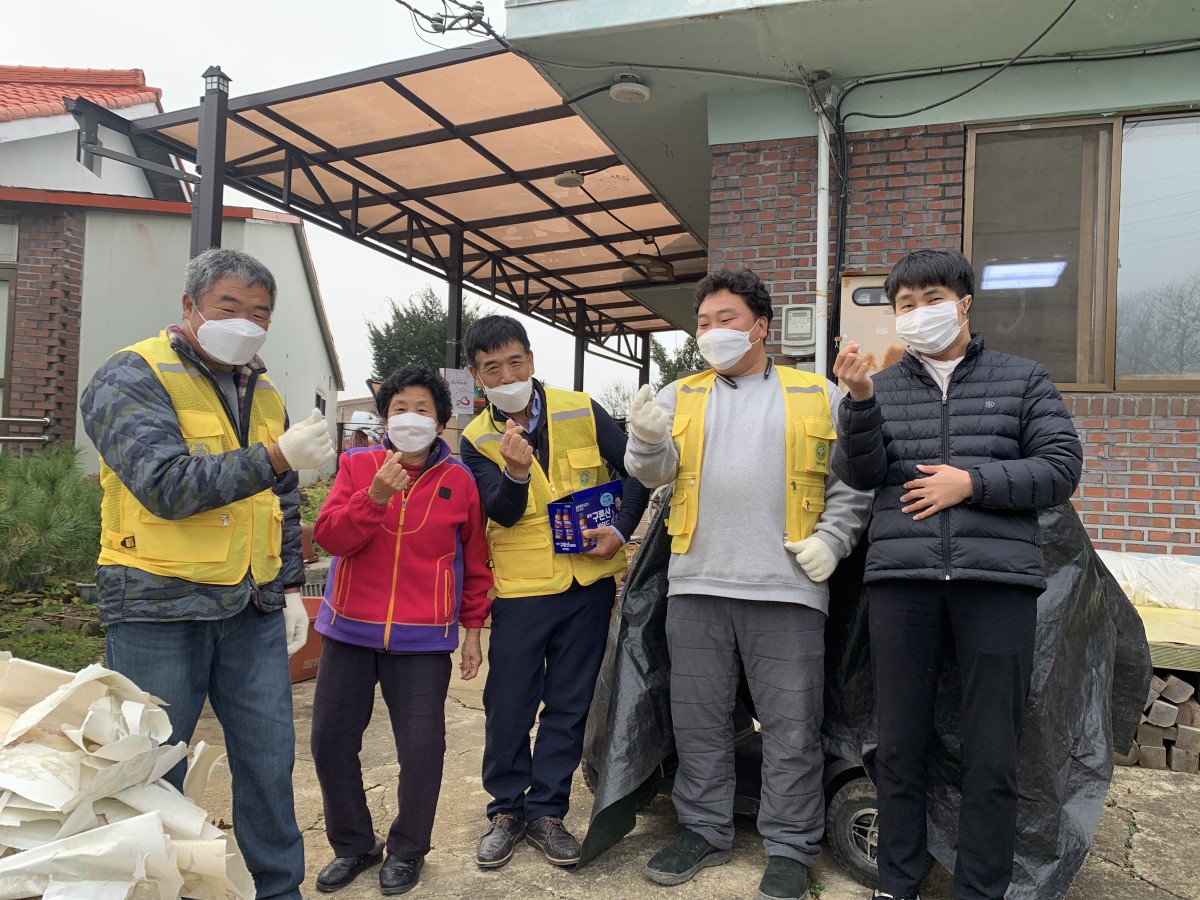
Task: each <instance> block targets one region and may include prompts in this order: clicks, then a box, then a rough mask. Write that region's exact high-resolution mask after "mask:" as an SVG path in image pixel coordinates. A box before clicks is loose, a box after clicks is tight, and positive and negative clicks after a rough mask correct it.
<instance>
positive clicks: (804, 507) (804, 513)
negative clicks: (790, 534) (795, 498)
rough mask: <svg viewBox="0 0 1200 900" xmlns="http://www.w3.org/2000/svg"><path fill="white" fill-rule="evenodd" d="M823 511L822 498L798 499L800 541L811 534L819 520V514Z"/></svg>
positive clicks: (823, 499)
mask: <svg viewBox="0 0 1200 900" xmlns="http://www.w3.org/2000/svg"><path fill="white" fill-rule="evenodd" d="M824 511H825V498H824V497H816V496H813V497H801V498H800V534H801V540H803V539H804V538H806V537H808V536H809V535H811V534H812V533H813V529H814V528H816V527H817V521H818V520H819V519H820V518H821V513H823V512H824Z"/></svg>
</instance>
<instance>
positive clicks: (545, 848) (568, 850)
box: [525, 816, 579, 866]
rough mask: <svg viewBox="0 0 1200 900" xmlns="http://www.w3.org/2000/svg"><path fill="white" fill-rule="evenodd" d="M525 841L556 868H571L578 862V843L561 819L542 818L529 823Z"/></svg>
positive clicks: (552, 817)
mask: <svg viewBox="0 0 1200 900" xmlns="http://www.w3.org/2000/svg"><path fill="white" fill-rule="evenodd" d="M525 840H527V841H529V843H531V844H533V846H535V847H537V848H538V849H539V850H541V851H542V852H543V853H545V854H546V859H548V860H550V862H552V863H554V865H556V866H573V865H575V863H577V862H579V841H577V840H575V838H574V836H573V835H572V834H571V832H569V831H567V829H566V828H565V827H564V826H563V823H562V819H558V818H555V817H554V816H542V817H541V818H540V819H534V820H533V821H532V822H530V823H529V828H528V829H527V830H526V832H525Z"/></svg>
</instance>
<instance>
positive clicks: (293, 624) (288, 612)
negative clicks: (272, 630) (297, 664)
mask: <svg viewBox="0 0 1200 900" xmlns="http://www.w3.org/2000/svg"><path fill="white" fill-rule="evenodd" d="M283 602H284V607H283V631H284V634H286V635H287V653H288V656H293V655H294V654H295V653H296V651H297V650H299V649H300V648H301V647H303V646H304V645H305V643H307V642H308V610H307V609H305V608H304V601H303V600H302V599H301V597H300V595H299V594H298V593H295V592H292V593H290V594H284V595H283Z"/></svg>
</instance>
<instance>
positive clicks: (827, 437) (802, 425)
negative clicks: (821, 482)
mask: <svg viewBox="0 0 1200 900" xmlns="http://www.w3.org/2000/svg"><path fill="white" fill-rule="evenodd" d="M792 428H793V441H794V452H795V454H796V459H795V462H794V466H795V470H794V471H796V472H797V473H799V474H803V473H805V472H808V473H812V474H816V475H827V474H828V473H829V458H830V457H831V456H832V455H833V442H834V441H835V440H837V432H836V431H834V429H833V423H832V422H831V421H830V420H829V419H827V418H824V417H822V416H805V417H804V418H803V420H802V421H801V422H799V423H796V424H795V425H793V426H792Z"/></svg>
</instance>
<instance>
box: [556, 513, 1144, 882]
mask: <svg viewBox="0 0 1200 900" xmlns="http://www.w3.org/2000/svg"><path fill="white" fill-rule="evenodd" d="M663 508H664V509H665V508H666V504H664V506H663ZM1040 520H1041V524H1042V529H1043V554H1044V557H1045V562H1046V574H1047V579H1048V582H1049V584H1048V587H1047V589H1046V591H1045V592H1044V593H1043V594H1042V596H1041V597H1040V598H1039V600H1038V631H1037V646H1036V652H1035V662H1034V672H1033V681H1032V686H1031V689H1030V697H1029V705H1028V707H1027V710H1028V711H1027V715H1026V722H1025V731H1024V736H1023V738H1022V742H1021V767H1020V773H1019V778H1020V784H1021V803H1020V806H1019V808H1018V837H1017V857H1016V862H1015V867H1014V879H1013V884H1012V886H1011V888H1010V889H1009V892H1008V895H1007V896H1008V897H1009V898H1011V900H1035V898H1036V900H1056V898H1061V897H1063V896H1065V894H1066V892H1067V889H1068V888H1069V887H1070V884H1071V881H1072V879H1073V878H1074V876H1075V873H1076V872H1077V871H1078V870H1079V867H1080V866H1081V865H1082V863H1083V860H1084V857H1085V856H1086V855H1087V851H1088V848H1089V847H1090V846H1091V841H1092V838H1093V836H1094V834H1095V830H1096V826H1097V823H1098V822H1099V819H1100V812H1101V809H1102V808H1103V804H1104V799H1105V796H1106V794H1107V791H1108V785H1109V782H1110V780H1111V778H1112V769H1113V762H1112V751H1113V747H1114V745H1115V746H1117V747H1120V748H1126V747H1128V746H1129V745H1130V743H1132V740H1133V736H1134V732H1135V730H1136V728H1137V724H1138V721H1139V718H1140V714H1141V711H1142V705H1143V703H1144V702H1145V699H1146V691H1147V689H1148V686H1149V680H1150V669H1151V667H1150V651H1149V648H1148V646H1147V644H1146V636H1145V632H1144V630H1143V628H1142V623H1141V620H1140V619H1139V617H1138V615H1137V613H1136V611H1135V610H1134V608H1133V606H1132V605H1131V604H1130V602H1129V600H1128V599H1127V598H1126V597H1125V595H1124V594H1123V593H1122V592H1121V589H1120V587H1119V586H1118V585H1117V583H1116V581H1115V580H1114V579H1113V577H1112V576H1111V575H1110V574H1109V573H1108V571H1107V570H1106V569H1105V568H1104V566H1103V565H1102V564H1101V563H1100V562H1099V560H1098V558H1097V556H1096V553H1095V551H1094V550H1093V549H1092V546H1091V543H1090V541H1089V540H1088V537H1087V533H1086V532H1085V531H1084V528H1083V525H1082V524H1081V523H1080V521H1079V517H1078V516H1077V515H1076V514H1075V511H1074V509H1073V508H1072V507H1071V506H1070V504H1064V505H1062V506H1059V507H1055V508H1053V509H1050V510H1046V511H1044V512H1043V513H1042V514H1041V516H1040ZM669 557H670V547H669V539H668V538H667V536H666V533H665V525H664V521H663V516H662V514H661V513H660V515H659V516H658V517H657V518H656V519H655V521H654V523H653V524H652V525H651V527H650V530H649V531H648V532H647V535H646V539H645V541H644V542H643V545H642V550H641V553H640V554H639V556H638V559H637V560H636V562H635V564H634V566H633V568H632V569H631V570H630V572H629V576H628V579H627V581H626V589H625V593H624V596H623V597H622V600H621V605H620V607H619V609H618V611H617V613H616V614H614V616H613V620H612V624H611V626H610V630H609V645H608V648H607V651H606V653H605V659H604V664H603V666H602V668H601V672H600V678H599V680H598V681H597V685H596V696H595V700H594V701H593V705H592V711H591V715H590V717H589V719H588V725H587V733H586V736H585V742H584V763H585V766H586V767H587V769H588V773H589V781H590V782H591V784H592V786H593V789H594V791H595V803H594V805H593V808H592V816H591V824H590V826H589V829H588V833H587V838H586V840H585V841H584V845H583V854H582V858H581V860H580V865H581V866H583V865H585V864H586V863H587V862H588V861H590V860H592V859H595V858H596V856H598V855H599V854H600V853H603V852H604V850H606V849H607V848H608V847H611V846H612V845H613V844H615V843H616V842H617V841H619V840H620V839H621V838H622V837H623V836H624V835H625V834H627V833H628V832H629V831H630V830H631V829H632V827H633V825H634V821H635V813H636V809H637V807H638V805H639V804H640V803H642V802H644V800H645V799H646V796H647V793H648V792H652V791H653V790H654V789H655V781H656V779H657V776H658V770H659V766H660V764H661V763H662V761H663V760H664V759H665V758H666V757H667V756H668V755H669V754H670V753H671V752H673V749H674V747H673V741H672V737H671V715H670V694H669V691H670V685H669V662H668V656H667V649H666V635H665V628H664V625H665V619H666V588H667V563H668V561H669ZM864 558H865V550H864V548H863V547H860V548H859V549H858V550H857V551H856V552H855V553H854V554H853V555H852V556H851V557H850V558H849V559H847V560H845V561H843V563H842V564H841V565H840V566H839V567H838V570H837V572H836V573H835V574H834V577H833V579H832V580H831V585H830V589H831V595H832V598H833V602H832V603H831V615H830V619H829V623H828V625H827V627H826V694H825V728H824V742H825V749H826V751H827V752H828V753H830V754H832V755H834V756H839V757H841V758H843V759H847V760H859V759H863V760H864V761H865V762H866V764H867V768H868V770H869V768H870V761H871V757H872V754H873V749H874V728H873V723H872V713H873V705H874V696H873V691H872V687H871V666H870V650H869V645H868V640H867V620H866V604H865V603H864V602H863V597H862V564H863V560H864ZM957 682H958V672H957V667H956V666H955V665H954V663H953V661H950V662H949V663H948V664H947V665H946V667H945V670H944V671H943V673H942V682H941V690H940V691H939V698H938V709H937V714H936V729H937V740H936V742H935V750H934V753H933V754H932V758H931V766H932V769H931V789H930V805H929V819H930V829H929V844H930V847H929V849H930V852H931V853H933V854H934V856H935V857H936V858H937V859H938V860H939V861H940V862H941V863H942V864H943V865H945V866H947V867H948V868H950V869H953V866H954V853H955V849H954V848H955V845H956V843H957V841H956V835H957V824H958V813H959V799H960V795H959V792H958V789H957V787H956V785H957V784H959V783H960V781H961V755H960V745H959V741H958V737H957V727H958V715H957V710H958V703H959V696H958V691H957Z"/></svg>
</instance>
